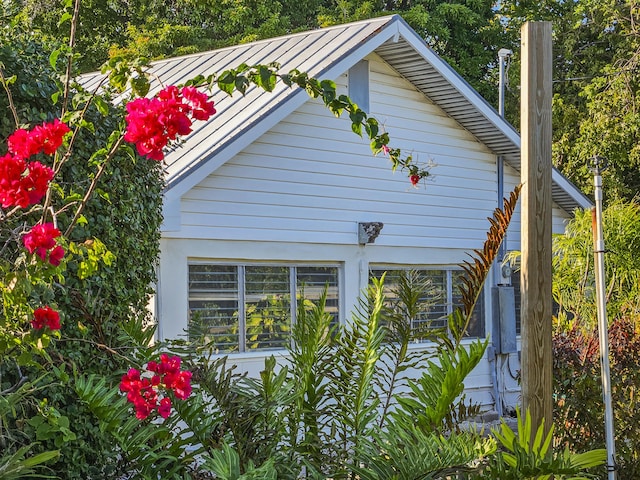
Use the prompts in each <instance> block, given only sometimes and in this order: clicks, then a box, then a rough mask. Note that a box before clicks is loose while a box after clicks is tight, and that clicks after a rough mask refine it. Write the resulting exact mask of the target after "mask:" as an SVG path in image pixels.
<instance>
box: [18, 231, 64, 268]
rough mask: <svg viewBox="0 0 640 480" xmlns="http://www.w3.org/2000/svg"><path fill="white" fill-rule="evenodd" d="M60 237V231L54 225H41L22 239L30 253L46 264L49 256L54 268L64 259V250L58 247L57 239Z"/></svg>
mask: <svg viewBox="0 0 640 480" xmlns="http://www.w3.org/2000/svg"><path fill="white" fill-rule="evenodd" d="M59 236H60V230H58V229H57V228H56V227H54V226H53V223H39V224H37V225H34V227H33V228H32V229H31V230H30V231H29V233H26V234H25V235H24V236H23V237H22V243H23V245H24V248H26V249H27V250H28V251H29V253H34V252H35V254H36V255H38V256H39V257H40V259H41V260H42V261H43V262H45V261H47V256H48V257H49V263H50V264H51V265H53V266H56V267H57V266H58V265H60V261H61V260H62V257H64V248H62V247H61V246H60V245H56V240H55V239H56V238H58V237H59Z"/></svg>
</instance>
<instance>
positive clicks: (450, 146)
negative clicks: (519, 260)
mask: <svg viewBox="0 0 640 480" xmlns="http://www.w3.org/2000/svg"><path fill="white" fill-rule="evenodd" d="M370 68H371V115H373V116H375V117H376V118H377V119H378V120H380V121H381V123H382V124H383V126H384V128H385V129H386V130H387V131H388V132H389V134H390V136H391V139H392V141H391V145H392V146H395V145H397V146H401V147H402V149H403V151H405V152H409V153H411V154H412V155H413V156H414V158H415V159H417V160H418V161H420V162H428V161H430V160H431V161H433V162H435V164H437V166H435V167H434V168H433V169H432V171H433V174H434V178H433V180H432V181H428V182H427V183H426V189H425V188H423V187H420V188H418V189H415V188H412V187H411V185H410V183H409V182H408V179H407V178H406V176H405V175H404V174H402V173H400V172H397V173H395V174H393V173H392V172H391V168H390V163H389V161H388V160H387V159H385V158H384V157H383V156H379V157H373V156H372V154H371V151H370V149H369V146H368V143H367V141H366V140H363V139H360V138H359V137H358V136H356V135H354V134H353V133H352V132H351V130H350V122H349V121H348V119H336V118H335V117H333V116H332V115H331V113H330V112H329V111H328V110H327V109H326V108H325V107H324V106H323V105H322V104H321V103H319V102H317V101H315V100H309V101H307V102H306V103H305V104H304V105H303V106H302V107H300V108H298V109H297V110H296V111H295V112H294V113H293V114H291V115H289V116H288V117H286V118H285V119H284V120H283V121H281V122H280V123H278V124H277V125H276V126H275V127H273V128H272V129H270V130H269V131H268V132H267V133H266V134H264V135H262V136H261V137H260V138H259V139H258V140H257V141H255V142H254V143H252V144H251V145H250V146H249V147H247V148H245V149H244V150H243V151H242V152H241V153H240V154H239V155H237V156H235V157H234V158H233V159H231V160H230V161H228V162H226V163H225V164H224V165H222V166H221V167H219V168H218V169H217V170H216V171H215V172H214V173H213V174H211V175H209V176H208V177H207V178H206V179H205V180H204V181H202V182H201V183H199V184H198V185H197V186H196V187H195V188H193V189H192V190H190V191H189V192H187V193H186V194H185V195H184V196H183V197H182V201H181V204H180V218H181V228H180V231H179V232H175V233H174V232H167V233H166V236H167V237H171V236H173V235H176V236H179V237H184V236H186V237H188V238H217V239H222V240H247V239H255V240H264V241H287V242H311V243H316V242H318V241H319V240H320V239H321V241H322V243H334V244H354V243H356V241H357V223H358V222H362V221H379V222H383V223H384V224H385V227H384V230H383V233H382V234H381V235H380V237H379V238H378V239H377V240H376V244H378V245H394V246H421V247H425V246H430V247H446V248H452V247H453V248H460V249H465V250H468V249H471V248H477V247H479V246H480V245H481V244H482V242H483V240H484V236H485V233H486V229H487V222H486V217H487V216H489V215H490V214H491V212H492V210H493V209H494V208H495V206H496V195H497V193H496V192H497V187H496V172H495V168H496V167H495V155H493V154H491V153H490V152H489V151H488V150H487V149H486V147H484V146H483V145H482V144H481V143H479V142H478V141H477V140H476V139H475V138H474V137H473V136H472V135H471V134H469V133H468V132H467V131H466V130H464V129H463V128H461V127H460V126H459V125H458V124H457V123H456V122H455V121H454V120H453V119H451V118H450V117H448V116H447V115H446V114H444V112H443V111H442V110H441V109H440V108H439V107H437V106H436V105H434V104H433V103H432V102H431V101H429V100H428V99H427V98H426V97H425V96H424V95H423V94H421V93H420V92H418V91H417V90H416V89H415V88H414V87H413V86H412V85H411V84H410V83H409V82H408V81H406V80H404V79H403V78H402V77H400V76H399V75H398V74H397V73H396V72H395V71H394V70H393V69H391V68H390V67H389V66H388V65H386V64H385V63H384V62H383V61H382V60H381V59H380V58H379V57H377V56H375V55H373V56H371V57H370ZM337 82H338V84H339V88H340V89H343V90H346V85H347V77H346V75H343V76H341V77H340V78H338V79H337Z"/></svg>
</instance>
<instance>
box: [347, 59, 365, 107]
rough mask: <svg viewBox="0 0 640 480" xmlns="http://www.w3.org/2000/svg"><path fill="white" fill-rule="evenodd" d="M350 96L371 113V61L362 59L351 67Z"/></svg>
mask: <svg viewBox="0 0 640 480" xmlns="http://www.w3.org/2000/svg"><path fill="white" fill-rule="evenodd" d="M348 77H349V93H348V95H349V98H351V100H352V101H353V102H354V103H356V104H357V105H358V107H360V109H361V110H363V111H364V112H365V113H369V61H368V60H360V61H359V62H358V63H356V64H355V65H354V66H353V67H351V68H350V69H349V74H348Z"/></svg>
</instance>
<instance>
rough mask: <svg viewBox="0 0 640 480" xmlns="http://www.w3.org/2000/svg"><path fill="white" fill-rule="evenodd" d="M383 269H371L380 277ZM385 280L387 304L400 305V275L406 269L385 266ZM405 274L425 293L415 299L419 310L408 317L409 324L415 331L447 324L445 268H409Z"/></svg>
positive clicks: (400, 306)
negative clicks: (392, 268) (386, 268)
mask: <svg viewBox="0 0 640 480" xmlns="http://www.w3.org/2000/svg"><path fill="white" fill-rule="evenodd" d="M384 272H385V270H383V269H376V270H372V271H371V275H372V276H374V277H376V278H380V277H381V276H382V274H383V273H384ZM386 273H387V275H386V276H385V280H384V294H385V298H386V300H387V304H388V306H390V307H391V308H394V309H398V308H401V309H402V308H403V305H402V303H404V302H403V301H402V293H401V292H400V285H401V283H400V277H401V275H403V273H404V274H405V275H407V274H408V273H409V271H403V270H387V271H386ZM411 274H412V275H411V276H409V277H407V279H408V280H409V281H410V283H412V284H415V285H422V287H420V288H423V287H424V288H423V290H424V295H423V296H422V297H421V298H420V299H418V304H419V311H418V312H417V314H416V315H415V316H414V317H413V318H409V321H411V324H412V325H411V326H412V328H413V329H414V330H416V331H418V330H421V329H425V328H445V327H446V325H447V322H446V317H447V312H448V310H447V288H446V285H447V283H446V282H447V276H446V271H444V270H412V271H411Z"/></svg>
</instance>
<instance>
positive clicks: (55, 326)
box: [31, 305, 60, 330]
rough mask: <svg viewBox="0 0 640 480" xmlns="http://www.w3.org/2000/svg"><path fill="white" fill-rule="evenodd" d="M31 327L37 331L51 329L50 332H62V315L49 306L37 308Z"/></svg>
mask: <svg viewBox="0 0 640 480" xmlns="http://www.w3.org/2000/svg"><path fill="white" fill-rule="evenodd" d="M31 326H32V327H33V328H35V329H36V330H40V329H42V328H44V327H49V330H60V314H59V313H58V312H56V311H55V310H53V309H52V308H51V307H49V305H47V306H45V307H40V308H36V309H35V310H34V312H33V320H31Z"/></svg>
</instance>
